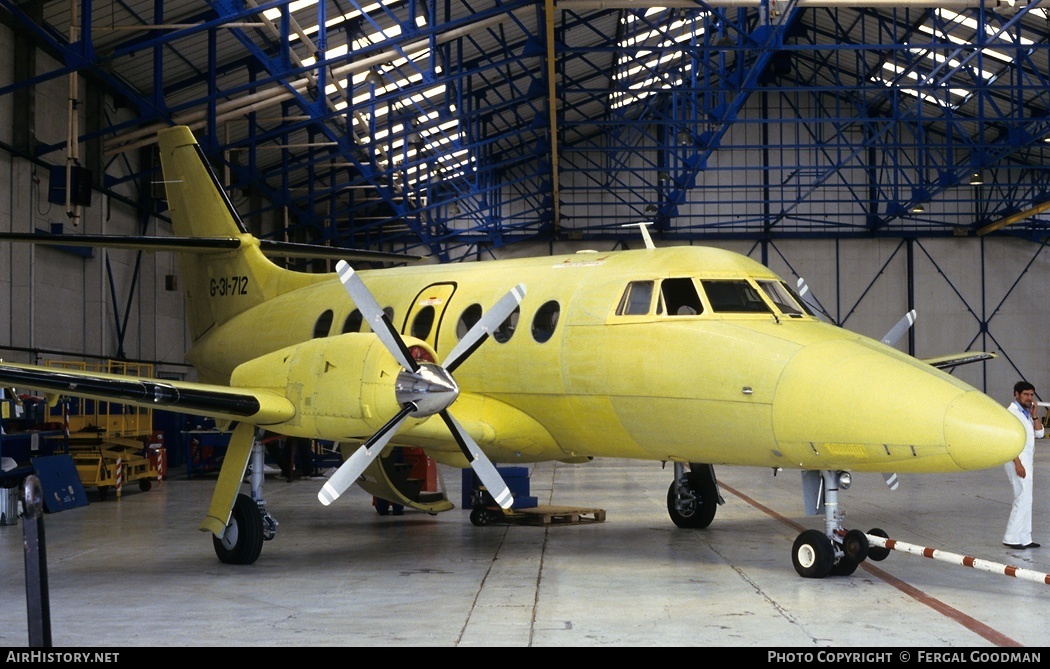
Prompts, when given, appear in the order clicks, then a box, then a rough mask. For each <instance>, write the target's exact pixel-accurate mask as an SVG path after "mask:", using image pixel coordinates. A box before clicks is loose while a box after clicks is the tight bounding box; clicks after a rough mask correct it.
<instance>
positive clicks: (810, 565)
mask: <svg viewBox="0 0 1050 669" xmlns="http://www.w3.org/2000/svg"><path fill="white" fill-rule="evenodd" d="M834 561H835V549H834V548H833V547H832V546H831V539H828V537H827V536H826V535H825V534H824V533H823V532H821V531H820V530H806V531H805V532H803V533H801V534H799V535H798V538H797V539H795V544H794V545H793V546H792V547H791V563H792V564H793V565H794V566H795V571H796V572H798V575H799V576H801V577H802V578H824V577H825V576H827V575H828V574H829V573H830V572H831V568H832V566H833V563H834ZM854 568H855V566H854ZM850 573H852V572H850Z"/></svg>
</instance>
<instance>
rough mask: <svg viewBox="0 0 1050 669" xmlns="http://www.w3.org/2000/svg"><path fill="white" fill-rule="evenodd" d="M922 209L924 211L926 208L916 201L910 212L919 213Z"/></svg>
mask: <svg viewBox="0 0 1050 669" xmlns="http://www.w3.org/2000/svg"><path fill="white" fill-rule="evenodd" d="M924 211H926V208H925V207H923V206H922V204H918V203H917V204H916V205H915V206H913V207H912V208H911V213H913V214H921V213H922V212H924Z"/></svg>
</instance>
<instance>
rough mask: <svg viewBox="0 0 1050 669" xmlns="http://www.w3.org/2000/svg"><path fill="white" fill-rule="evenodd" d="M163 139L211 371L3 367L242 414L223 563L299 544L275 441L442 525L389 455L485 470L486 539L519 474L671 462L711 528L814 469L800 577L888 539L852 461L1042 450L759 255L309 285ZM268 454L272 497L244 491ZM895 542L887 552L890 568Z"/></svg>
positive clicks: (680, 519)
mask: <svg viewBox="0 0 1050 669" xmlns="http://www.w3.org/2000/svg"><path fill="white" fill-rule="evenodd" d="M159 143H160V152H161V160H162V167H163V170H164V180H165V183H166V187H167V197H168V205H169V209H170V214H171V219H172V223H173V226H174V233H175V235H176V236H175V237H173V238H167V239H164V240H158V239H153V240H152V241H150V242H149V244H150V248H152V249H153V250H157V249H174V250H177V251H178V252H179V253H178V258H179V266H180V273H181V275H182V277H183V282H182V283H183V285H184V286H185V290H186V305H187V311H188V318H189V329H190V332H191V336H192V342H193V344H192V348H191V350H190V351H189V353H188V354H187V359H188V360H189V361H190V362H191V363H192V364H193V366H194V368H195V369H196V371H197V374H198V382H196V383H189V382H185V383H183V382H175V381H167V380H159V379H146V378H141V379H138V378H129V377H124V376H116V375H105V374H92V373H80V372H74V371H61V372H59V371H56V370H53V369H49V368H42V367H38V366H30V365H17V364H10V363H0V383H4V384H8V385H18V386H23V387H28V388H36V389H41V390H44V391H46V392H48V393H50V394H51V395H52V396H54V397H57V396H58V395H59V394H68V395H74V396H82V397H89V398H95V399H99V400H110V401H120V402H123V403H126V404H132V405H139V406H150V407H154V408H159V409H166V410H173V411H182V412H188V413H195V414H202V415H209V416H213V417H215V418H216V419H219V420H222V421H228V423H229V425H230V426H231V427H232V437H231V440H230V444H229V447H228V450H227V453H226V456H225V459H224V462H223V465H222V468H221V471H220V473H219V477H218V482H217V485H216V489H215V492H214V495H213V499H212V502H211V505H210V508H209V511H208V515H207V517H206V518H205V520H204V521H203V523H202V525H201V529H202V530H205V531H208V532H210V533H212V534H213V535H214V537H213V543H214V546H215V550H216V553H217V555H218V557H219V559H220V560H222V561H223V562H228V563H237V564H250V563H252V562H254V561H255V560H256V559H257V558H258V557H259V555H260V551H261V550H262V544H263V541H264V540H267V539H271V538H273V535H274V534H275V532H276V527H277V524H276V522H275V521H274V520H273V518H272V517H271V516H270V514H269V513H268V512H267V511H266V508H265V503H264V500H263V498H262V492H261V489H262V474H261V472H262V466H261V465H262V457H263V456H262V448H261V446H260V445H259V439H258V437H259V436H260V434H261V433H262V432H263V431H268V432H271V433H275V434H280V435H288V436H293V437H305V438H312V439H320V440H328V441H333V442H339V444H340V445H341V447H342V448H343V449H344V450H343V453H344V457H345V460H344V462H343V464H342V466H341V467H339V468H338V470H337V471H336V473H335V474H334V475H333V476H332V477H331V478H330V479H329V480H328V481H327V482H326V483H325V484H324V485H323V487H322V488H321V490H320V491H319V492H318V497H319V500H320V502H321V503H322V504H324V505H328V504H331V503H333V502H334V501H335V500H336V499H337V498H338V497H339V495H340V494H341V493H342V492H343V491H345V490H346V489H347V488H348V487H349V486H350V485H352V484H354V483H358V484H359V485H361V486H362V487H364V488H365V489H366V490H368V491H369V492H372V493H373V494H377V495H379V496H382V497H384V498H386V499H391V500H395V501H399V502H401V503H403V504H406V505H410V506H413V507H415V508H419V509H424V510H426V511H430V512H438V511H443V510H447V509H450V508H452V504H451V503H450V502H449V501H448V500H447V499H446V498H445V497H444V495H443V494H438V495H434V494H422V493H421V491H419V490H410V489H409V487H408V486H407V485H406V484H404V482H403V481H401V482H399V481H398V480H396V479H397V477H396V476H394V475H393V473H392V471H391V470H390V468H389V467H388V464H387V460H386V459H385V458H383V457H380V456H381V454H383V453H385V452H387V453H388V452H390V450H391V449H393V448H395V447H408V446H411V447H417V448H422V449H424V450H425V452H426V453H427V455H429V456H430V457H432V458H434V459H435V460H436V461H438V462H440V463H444V464H446V465H451V466H455V467H461V468H462V467H468V466H469V467H472V468H473V469H474V471H475V472H476V474H477V475H478V478H479V479H480V481H481V483H482V485H483V486H484V488H485V490H486V491H487V493H488V494H489V495H490V496H491V498H492V500H494V501H495V503H496V505H498V507H499V508H497V507H496V506H495V505H492V504H491V503H489V506H486V505H485V504H483V503H480V502H479V504H478V505H477V506H476V507H475V508H474V509H473V511H472V513H471V520H472V522H474V523H475V524H484V523H485V522H488V521H490V520H492V519H493V518H494V517H495V516H494V514H495V515H498V514H499V513H501V511H500V508H502V509H507V508H510V507H511V504H512V501H513V500H512V495H511V493H510V491H509V489H508V487H507V485H506V483H505V482H504V481H503V480H502V477H501V476H500V473H499V470H498V469H497V468H496V467H495V466H494V465H493V463H494V462H498V463H503V464H508V465H511V464H521V463H532V462H539V461H548V460H558V461H565V462H573V463H582V462H586V461H588V460H590V459H592V458H596V457H614V458H634V459H639V460H649V461H654V462H671V463H673V465H674V475H673V477H672V480H671V482H670V486H669V488H668V492H667V510H668V513H669V514H670V516H671V519H672V521H673V522H674V523H675V524H676V525H678V526H680V527H685V528H704V527H707V526H708V525H709V524H710V523H711V521H712V519H713V518H714V515H715V510H716V508H717V506H718V504H720V503H722V500H721V498H720V496H719V493H718V484H717V481H716V478H715V473H714V467H713V466H714V465H743V466H754V467H770V468H773V469H774V471H776V470H778V469H798V470H802V471H803V472H804V473H805V472H810V474H808V480H809V481H810V482H811V483H812V482H813V481H816V484H817V485H816V487H815V488H813V487H812V486H810V487H811V488H812V489H811V490H808V491H806V492H807V494H808V495H809V496H810V499H809V502H808V505H809V506H810V508H813V509H819V508H820V507H821V506H823V509H824V515H825V529H824V531H820V530H808V531H806V532H803V533H801V534H800V535H799V537H798V539H797V540H796V541H795V544H794V546H793V548H792V563H793V565H794V566H795V569H796V571H798V573H799V574H800V575H802V576H804V577H817V578H819V577H824V576H826V575H828V574H843V575H844V574H850V573H852V572H853V571H854V570H855V569H856V568H857V565H858V564H860V563H861V562H862V561H863V560H864V559H866V558H867V557H868V556H869V550H868V542H867V538H866V535H865V533H864V532H862V531H860V530H857V529H851V530H846V529H845V528H843V527H842V525H841V520H842V514H841V512H840V511H839V504H838V490H839V487H840V484H842V483H844V482H845V477H847V476H848V475H849V473H850V472H897V473H924V472H955V471H962V470H973V469H982V468H987V467H993V466H996V465H999V464H1001V463H1003V462H1006V461H1008V460H1010V459H1012V458H1013V457H1014V456H1015V455H1016V454H1017V453H1018V452H1020V451H1021V449H1022V447H1023V446H1024V441H1025V433H1024V429H1023V426H1022V425H1021V424H1020V422H1019V421H1018V420H1017V419H1016V418H1014V417H1013V416H1012V415H1011V414H1010V413H1009V412H1008V411H1007V410H1006V409H1005V408H1003V407H1002V406H1000V405H999V404H998V403H997V402H995V401H993V400H992V399H991V398H989V397H988V396H986V395H985V394H983V393H981V392H980V391H978V390H976V389H974V388H972V387H970V386H969V385H967V384H965V383H963V382H961V381H959V380H958V379H956V378H954V377H952V376H950V375H948V374H946V373H944V372H942V371H940V370H939V369H936V368H935V367H933V366H931V365H930V364H927V363H924V362H922V361H920V360H917V359H915V358H913V357H910V356H908V355H905V354H903V353H901V352H899V351H897V350H895V349H893V348H891V347H889V346H887V345H885V344H883V343H881V342H879V341H875V340H873V339H869V338H866V337H864V336H861V335H859V334H856V333H853V332H850V331H848V330H845V329H842V328H839V327H836V326H835V325H833V324H830V323H826V322H822V321H821V320H819V319H817V318H816V317H814V315H813V314H812V312H811V311H810V310H809V309H808V308H807V307H806V306H805V303H804V302H803V301H802V300H801V298H799V297H797V295H796V294H795V292H794V291H793V290H791V289H790V288H789V287H788V286H787V285H786V284H785V283H784V281H783V280H782V279H781V278H779V277H778V276H777V275H776V274H774V273H773V272H772V271H770V270H769V269H767V268H766V267H764V266H763V265H761V264H759V263H757V262H755V261H753V260H751V259H749V258H747V257H745V256H742V255H739V254H735V253H731V252H727V251H724V250H719V249H714V248H703V247H692V246H689V247H669V248H652V245H651V244H647V248H644V249H638V250H629V251H618V252H608V253H594V252H588V253H578V254H575V255H565V256H554V257H539V258H528V259H513V260H500V261H491V262H479V263H462V264H445V265H437V264H413V265H410V266H401V267H390V268H386V269H378V270H371V271H361V272H356V271H355V270H354V269H352V268H351V266H350V265H348V264H346V263H345V262H340V263H339V265H338V272H337V273H336V274H307V273H299V272H295V271H290V270H287V269H283V268H281V267H278V266H277V265H275V264H274V263H272V262H271V261H270V260H268V259H267V258H266V256H265V255H264V251H273V252H275V253H277V254H284V255H295V254H307V255H313V256H318V255H320V254H321V253H323V252H325V251H326V250H325V249H320V248H314V247H310V248H309V249H302V248H295V247H294V245H293V247H288V246H284V247H282V246H281V245H279V244H274V243H272V242H271V243H269V244H263V243H261V242H260V240H258V239H256V238H255V237H253V236H252V235H250V234H249V233H248V232H247V231H246V229H245V228H244V226H243V224H242V223H241V221H240V219H239V217H238V216H237V213H236V212H235V211H234V209H233V206H232V205H231V203H230V201H229V200H228V199H227V198H226V197H225V194H224V193H223V190H222V188H221V187H220V186H219V183H218V181H217V180H216V178H215V176H214V174H213V173H212V172H211V170H210V168H208V166H207V163H206V161H205V160H203V155H202V153H201V151H200V148H199V147H198V145H197V143H196V141H195V140H194V138H193V136H192V135H191V133H190V131H189V130H188V129H187V128H185V127H175V128H171V129H168V130H165V131H163V132H162V133H161V134H160V137H159ZM13 237H14V236H9V237H8V238H13ZM28 237H31V239H32V240H34V241H45V240H43V239H42V238H41V237H38V236H28ZM60 243H63V244H66V245H70V244H78V245H81V244H82V245H99V246H102V245H106V246H124V247H141V246H142V245H143V242H142V241H141V240H130V241H129V240H127V239H125V240H123V241H122V242H120V243H114V242H113V241H112V240H106V239H100V238H90V237H87V236H78V237H77V240H76V241H73V240H71V239H70V238H69V237H68V236H66V237H62V238H61V240H60ZM331 251H334V252H335V253H340V254H344V255H346V256H349V257H351V258H352V259H353V258H356V257H361V256H360V255H359V254H355V252H351V251H347V250H340V249H332V250H331ZM364 257H366V258H369V259H374V258H377V257H378V258H381V259H390V258H389V257H386V256H383V255H382V254H380V255H369V254H367V253H366V254H365V255H364ZM398 259H400V260H402V261H403V260H404V257H400V256H399V257H398ZM526 294H527V297H526ZM488 339H493V340H494V341H492V342H487V340H488ZM483 343H484V344H485V345H482V344H483ZM249 462H252V463H253V464H252V467H251V472H252V475H251V478H250V483H251V495H248V494H242V493H240V488H241V484H242V481H243V480H244V478H245V474H246V471H247V470H248V465H249ZM257 465H258V466H257ZM805 480H806V476H804V481H805ZM821 503H823V504H821ZM872 531H873V532H875V530H872ZM879 550H880V549H877V548H872V550H871V551H870V555H871V557H873V558H877V559H881V558H882V557H885V555H884V554H880V553H878V551H879ZM881 550H884V549H881Z"/></svg>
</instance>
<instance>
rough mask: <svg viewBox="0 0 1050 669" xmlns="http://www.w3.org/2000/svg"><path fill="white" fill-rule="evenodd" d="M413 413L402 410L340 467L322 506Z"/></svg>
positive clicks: (335, 496)
mask: <svg viewBox="0 0 1050 669" xmlns="http://www.w3.org/2000/svg"><path fill="white" fill-rule="evenodd" d="M358 308H360V305H358ZM413 411H415V407H414V406H413V405H411V404H410V405H408V406H406V407H404V408H403V409H401V411H400V412H398V414H397V415H396V416H394V417H393V418H392V419H391V420H390V421H389V422H388V423H387V424H386V425H384V426H383V427H382V428H380V429H379V431H378V432H376V433H375V434H373V435H372V438H371V439H369V440H368V441H366V442H365V443H364V444H362V445H361V448H359V449H357V450H356V451H354V454H353V455H351V456H350V457H349V458H347V459H346V462H344V463H343V464H341V465H339V469H337V470H336V471H335V473H334V474H332V477H331V478H329V479H328V480H327V481H325V484H324V486H323V487H322V488H321V490H320V491H318V493H317V499H319V500H320V501H321V504H324V505H325V506H328V505H329V504H331V503H332V502H334V501H335V500H337V499H339V496H340V495H342V494H343V493H344V492H346V489H347V488H349V487H350V486H351V485H353V483H354V481H356V480H357V479H358V478H359V477H360V476H361V474H363V473H364V471H365V470H366V469H368V465H370V464H372V461H373V460H375V459H376V456H378V455H379V454H380V453H382V452H383V449H384V448H385V447H386V445H387V444H388V443H390V440H391V439H393V438H394V435H395V434H397V428H399V427H401V423H403V422H405V419H406V418H408V414H410V413H412V412H413Z"/></svg>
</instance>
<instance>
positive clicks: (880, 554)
mask: <svg viewBox="0 0 1050 669" xmlns="http://www.w3.org/2000/svg"><path fill="white" fill-rule="evenodd" d="M809 473H810V472H806V474H809ZM812 473H813V474H817V473H816V472H812ZM819 476H820V478H821V480H822V486H820V488H819V492H818V494H820V493H822V494H823V507H824V531H823V532H821V531H820V530H806V531H804V532H802V533H801V534H799V535H798V538H797V539H795V544H794V545H793V546H792V547H791V562H792V564H794V566H795V571H796V572H798V575H799V576H802V577H803V578H824V577H825V576H828V575H829V574H830V575H832V576H849V575H850V574H852V573H853V572H854V571H856V570H857V567H859V566H860V563H862V562H864V560H866V559H868V558H871V559H872V560H885V559H886V557H887V556H888V555H889V551H887V550H885V549H881V548H878V547H875V548H871V547H869V545H868V537H867V535H865V533H864V532H861V531H860V530H846V529H844V528H843V527H842V525H841V521H842V518H843V514H841V513H840V512H839V502H838V500H839V486H840V485H841V486H842V488H843V489H845V488H847V487H849V474H848V473H847V472H837V471H827V470H825V471H822V472H820V473H819ZM804 487H805V486H804ZM820 506H821V504H820V501H819V500H817V504H816V506H815V510H816V512H819V509H820ZM871 534H874V535H877V536H886V533H885V532H883V531H882V530H880V529H877V528H876V529H873V530H871Z"/></svg>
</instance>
